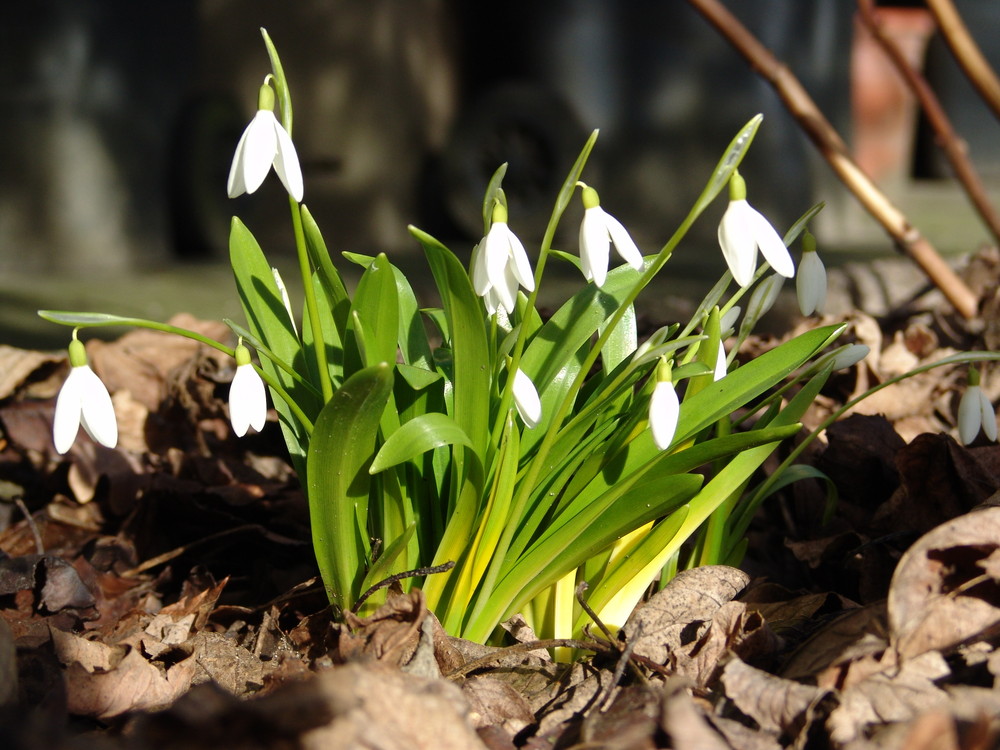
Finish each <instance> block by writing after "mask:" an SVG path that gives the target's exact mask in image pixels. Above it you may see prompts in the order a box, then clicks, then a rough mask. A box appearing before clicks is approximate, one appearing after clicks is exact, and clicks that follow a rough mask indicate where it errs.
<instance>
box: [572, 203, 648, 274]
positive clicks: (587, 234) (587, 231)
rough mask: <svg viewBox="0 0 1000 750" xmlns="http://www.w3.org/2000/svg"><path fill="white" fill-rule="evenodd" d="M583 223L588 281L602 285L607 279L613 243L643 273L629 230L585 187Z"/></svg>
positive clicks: (582, 254)
mask: <svg viewBox="0 0 1000 750" xmlns="http://www.w3.org/2000/svg"><path fill="white" fill-rule="evenodd" d="M581 197H582V198H583V208H584V212H583V221H582V222H581V223H580V265H581V267H582V270H583V275H584V276H585V277H586V278H587V281H593V282H594V283H595V284H596V285H597V286H603V284H604V280H605V279H606V278H607V277H608V258H609V256H610V254H611V252H610V251H611V248H610V245H611V243H612V242H613V243H614V245H615V250H617V251H618V254H619V255H620V256H621V257H622V260H624V261H625V262H626V263H628V264H629V265H630V266H632V268H634V269H635V270H636V271H641V270H642V253H640V252H639V248H638V247H636V244H635V242H633V241H632V238H631V237H630V236H629V233H628V231H627V230H626V229H625V227H623V226H622V223H621V222H620V221H618V219H616V218H615V217H614V216H612V215H611V214H609V213H607V212H606V211H605V210H604V209H603V208H601V199H600V197H599V196H598V195H597V191H596V190H594V188H592V187H589V186H587V185H584V186H583V193H582V196H581Z"/></svg>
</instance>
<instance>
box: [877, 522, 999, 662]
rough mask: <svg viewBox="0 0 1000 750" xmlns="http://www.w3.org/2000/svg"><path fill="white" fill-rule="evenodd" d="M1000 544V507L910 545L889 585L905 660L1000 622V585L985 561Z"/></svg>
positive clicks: (892, 620) (893, 624)
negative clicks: (982, 565) (986, 571)
mask: <svg viewBox="0 0 1000 750" xmlns="http://www.w3.org/2000/svg"><path fill="white" fill-rule="evenodd" d="M998 548H1000V508H998V507H991V508H984V509H982V510H977V511H974V512H972V513H969V514H967V515H964V516H960V517H958V518H956V519H954V520H952V521H948V522H947V523H944V524H942V525H941V526H938V527H937V528H936V529H933V530H932V531H930V532H928V533H927V534H925V535H924V536H923V537H921V538H920V539H919V540H917V542H916V543H914V544H913V546H912V547H910V549H909V550H907V552H906V554H904V555H903V557H902V559H901V560H900V561H899V565H898V566H897V568H896V572H895V574H894V575H893V578H892V584H891V586H890V588H889V597H888V613H889V628H890V634H891V641H892V643H893V645H894V646H895V648H896V650H897V651H898V652H899V654H900V657H901V659H907V658H912V657H914V656H917V655H919V654H922V653H924V652H927V651H931V650H935V649H941V650H947V649H950V648H952V647H954V646H956V645H958V644H959V643H961V642H963V641H966V640H968V639H970V638H976V637H985V636H988V635H990V634H992V633H994V632H996V630H997V628H998V627H1000V584H998V582H997V581H996V580H995V579H994V578H992V577H990V576H989V575H986V574H984V573H983V568H982V567H981V566H980V565H979V563H980V562H981V561H983V560H987V559H989V558H990V556H991V555H993V554H994V553H995V552H996V550H997V549H998Z"/></svg>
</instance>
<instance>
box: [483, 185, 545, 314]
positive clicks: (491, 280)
mask: <svg viewBox="0 0 1000 750" xmlns="http://www.w3.org/2000/svg"><path fill="white" fill-rule="evenodd" d="M470 265H471V272H472V286H473V288H475V290H476V294H478V295H479V296H480V297H482V298H483V301H484V303H485V304H486V309H487V311H489V313H490V315H493V314H495V313H496V311H497V309H498V308H499V307H500V306H501V305H502V306H503V309H504V310H506V311H507V312H508V313H512V312H513V311H514V303H515V302H516V298H517V287H518V285H520V286H523V287H524V288H525V289H527V290H528V291H529V292H531V291H534V289H535V279H534V276H533V275H532V272H531V263H530V262H529V261H528V254H527V253H526V252H525V250H524V245H522V244H521V240H519V239H518V238H517V235H515V234H514V233H513V232H512V231H511V230H510V227H508V226H507V209H506V208H505V207H504V206H503V205H501V204H499V203H497V204H496V205H495V206H494V207H493V222H492V224H490V231H489V232H487V233H486V236H485V237H483V240H482V242H480V243H479V244H478V245H476V247H475V249H473V251H472V262H471V264H470Z"/></svg>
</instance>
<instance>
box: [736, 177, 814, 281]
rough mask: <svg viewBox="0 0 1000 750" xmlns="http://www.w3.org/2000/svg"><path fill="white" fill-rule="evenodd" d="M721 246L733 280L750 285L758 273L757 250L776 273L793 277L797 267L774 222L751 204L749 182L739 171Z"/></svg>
mask: <svg viewBox="0 0 1000 750" xmlns="http://www.w3.org/2000/svg"><path fill="white" fill-rule="evenodd" d="M719 245H720V246H721V247H722V254H723V255H724V256H725V258H726V264H727V265H728V266H729V270H730V271H731V272H732V274H733V278H734V279H735V280H736V283H737V284H739V285H740V286H748V285H749V284H750V282H752V281H753V275H754V271H755V270H757V248H760V251H761V253H763V254H764V259H765V260H766V261H767V262H768V263H770V264H771V268H773V269H774V271H775V273H778V274H780V275H781V276H784V277H785V278H788V279H790V278H792V277H793V276H794V275H795V264H794V263H793V262H792V256H791V255H790V254H789V252H788V248H787V247H785V243H784V242H783V241H782V239H781V237H780V236H778V233H777V232H776V231H775V230H774V227H772V226H771V223H770V222H769V221H768V220H767V219H765V218H764V216H763V215H762V214H761V213H760V212H759V211H757V210H756V209H755V208H754V207H753V206H751V205H750V204H749V203H747V186H746V182H745V181H744V180H743V178H742V177H741V176H740V174H739V172H733V176H732V177H731V178H730V179H729V207H728V208H727V209H726V212H725V214H723V216H722V221H721V222H719Z"/></svg>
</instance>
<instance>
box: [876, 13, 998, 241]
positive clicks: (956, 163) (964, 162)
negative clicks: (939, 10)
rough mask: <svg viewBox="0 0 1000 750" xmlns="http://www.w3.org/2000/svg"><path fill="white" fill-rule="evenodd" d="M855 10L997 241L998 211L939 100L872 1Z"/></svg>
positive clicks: (965, 146) (963, 142)
mask: <svg viewBox="0 0 1000 750" xmlns="http://www.w3.org/2000/svg"><path fill="white" fill-rule="evenodd" d="M858 10H859V15H860V18H861V21H862V22H863V23H864V25H865V27H866V28H867V29H868V30H869V31H870V32H871V35H872V37H873V38H874V39H875V41H876V42H878V44H879V46H881V48H882V50H883V51H884V52H885V54H886V56H887V57H888V58H889V60H890V61H891V62H892V64H893V66H895V68H896V70H897V71H899V74H900V75H901V76H903V80H905V81H906V85H907V86H909V87H910V90H911V91H912V92H913V95H914V96H915V97H916V98H917V101H918V102H919V103H920V106H921V108H922V109H923V110H924V114H925V115H926V116H927V121H928V122H929V123H930V125H931V127H932V128H934V132H935V134H936V136H937V145H938V146H939V147H940V149H941V151H942V152H943V153H944V155H945V158H947V159H948V163H949V164H951V168H952V170H954V172H955V177H957V178H958V181H959V182H960V183H961V185H962V187H963V188H964V189H965V192H966V194H967V195H968V196H969V200H970V201H971V202H972V205H973V206H974V207H975V209H976V211H978V212H979V216H980V217H981V218H982V220H983V221H984V222H985V223H986V226H987V227H988V228H989V230H990V232H991V233H992V234H993V237H994V238H995V239H996V240H997V242H1000V216H997V212H996V211H995V210H994V208H993V204H991V203H990V199H989V196H988V195H987V193H986V188H985V187H984V186H983V182H982V180H981V179H980V178H979V173H978V172H977V171H976V169H975V167H973V166H972V162H971V161H970V160H969V157H968V148H967V145H966V143H965V141H963V140H962V139H961V138H959V136H958V134H957V133H956V132H955V129H954V128H953V127H952V124H951V120H949V119H948V115H947V114H945V111H944V108H943V107H942V106H941V103H940V102H939V101H938V98H937V95H935V93H934V91H933V89H931V87H930V84H928V83H927V79H926V78H924V77H923V76H922V75H920V73H919V72H918V71H917V70H916V69H914V67H913V66H912V65H911V64H910V63H909V62H907V60H906V57H905V56H904V55H903V53H902V51H901V50H900V49H899V45H898V44H897V43H896V42H895V41H894V40H893V39H892V38H890V37H889V35H888V34H886V31H885V24H884V23H883V22H882V19H881V18H880V17H879V13H878V11H877V10H876V9H875V3H874V2H873V0H858Z"/></svg>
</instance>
